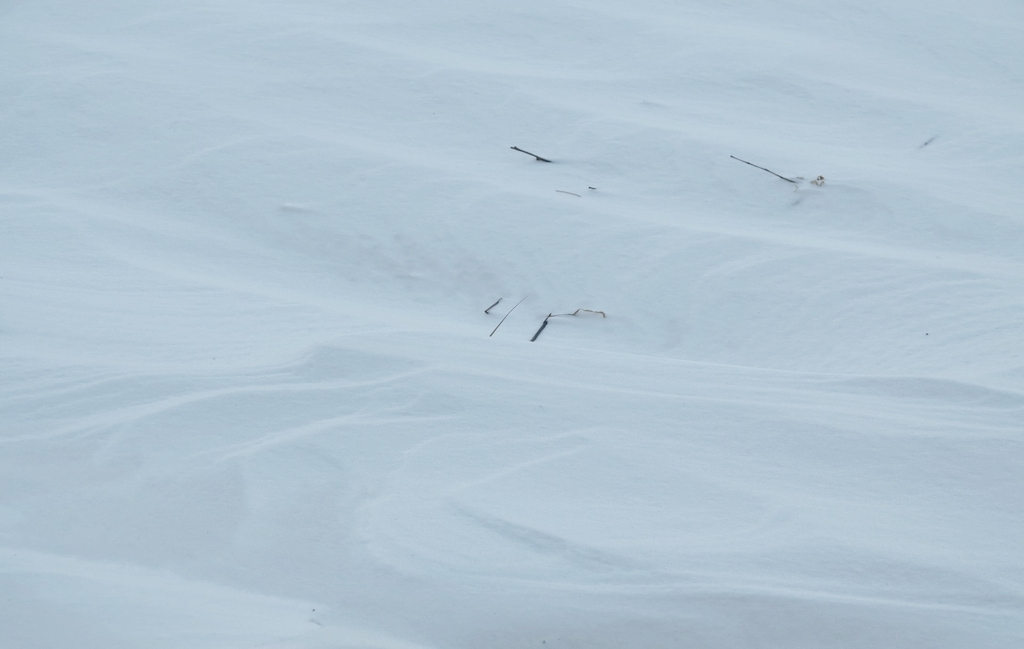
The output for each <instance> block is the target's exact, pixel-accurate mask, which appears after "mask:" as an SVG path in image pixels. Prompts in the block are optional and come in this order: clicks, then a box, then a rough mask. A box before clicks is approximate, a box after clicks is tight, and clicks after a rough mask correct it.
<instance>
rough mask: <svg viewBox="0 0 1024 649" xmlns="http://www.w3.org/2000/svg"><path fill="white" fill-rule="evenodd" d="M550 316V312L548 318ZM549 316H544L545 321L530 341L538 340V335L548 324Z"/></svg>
mask: <svg viewBox="0 0 1024 649" xmlns="http://www.w3.org/2000/svg"><path fill="white" fill-rule="evenodd" d="M550 317H551V314H550V313H549V314H548V318H550ZM548 318H544V322H542V323H541V324H540V329H538V330H537V333H535V334H533V338H530V342H531V343H532V342H534V341H536V340H537V336H539V335H540V332H542V331H544V327H546V326H548Z"/></svg>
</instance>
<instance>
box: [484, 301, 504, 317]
mask: <svg viewBox="0 0 1024 649" xmlns="http://www.w3.org/2000/svg"><path fill="white" fill-rule="evenodd" d="M503 299H504V298H500V297H499V298H498V302H501V301H502V300H503ZM498 302H495V303H494V304H492V305H491V306H489V307H487V308H486V309H484V313H487V314H490V312H491V309H493V308H494V307H496V306H498Z"/></svg>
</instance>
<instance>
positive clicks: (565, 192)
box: [555, 189, 583, 198]
mask: <svg viewBox="0 0 1024 649" xmlns="http://www.w3.org/2000/svg"><path fill="white" fill-rule="evenodd" d="M555 191H556V192H561V193H562V194H572V195H573V196H575V197H576V198H583V197H582V196H580V195H579V194H577V193H576V192H567V191H565V190H564V189H556V190H555Z"/></svg>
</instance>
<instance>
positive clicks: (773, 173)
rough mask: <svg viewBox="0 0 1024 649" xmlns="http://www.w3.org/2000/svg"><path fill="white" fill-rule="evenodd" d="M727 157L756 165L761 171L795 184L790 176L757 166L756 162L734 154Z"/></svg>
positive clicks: (752, 165)
mask: <svg viewBox="0 0 1024 649" xmlns="http://www.w3.org/2000/svg"><path fill="white" fill-rule="evenodd" d="M729 157H730V158H732V159H733V160H739V161H740V162H742V163H743V164H748V165H750V166H751V167H757V168H758V169H760V170H761V171H767V172H768V173H770V174H771V175H773V176H776V177H778V178H781V179H783V180H785V181H786V182H787V183H793V184H794V185H795V184H797V182H796V181H795V180H793V179H792V178H786V177H785V176H780V175H779V174H777V173H775V172H774V171H772V170H771V169H765V168H764V167H758V166H757V165H756V164H754V163H753V162H747V161H746V160H742V159H740V158H737V157H736V156H734V155H731V156H729Z"/></svg>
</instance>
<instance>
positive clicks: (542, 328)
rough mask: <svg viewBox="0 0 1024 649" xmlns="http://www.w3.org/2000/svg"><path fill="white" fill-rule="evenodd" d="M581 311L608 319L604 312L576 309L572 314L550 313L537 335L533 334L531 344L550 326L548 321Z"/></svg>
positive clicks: (577, 313)
mask: <svg viewBox="0 0 1024 649" xmlns="http://www.w3.org/2000/svg"><path fill="white" fill-rule="evenodd" d="M580 311H584V312H586V313H593V314H595V315H596V314H598V313H600V314H601V317H602V318H607V317H608V316H607V315H605V313H604V311H593V310H591V309H576V310H575V311H573V312H572V313H549V314H548V315H547V317H546V318H544V322H542V323H541V324H540V329H538V330H537V333H535V334H533V338H530V342H531V343H532V342H534V341H536V340H537V338H538V337H539V336H540V332H542V331H544V327H546V326H548V320H550V319H551V318H557V317H559V316H564V315H579V313H580Z"/></svg>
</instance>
